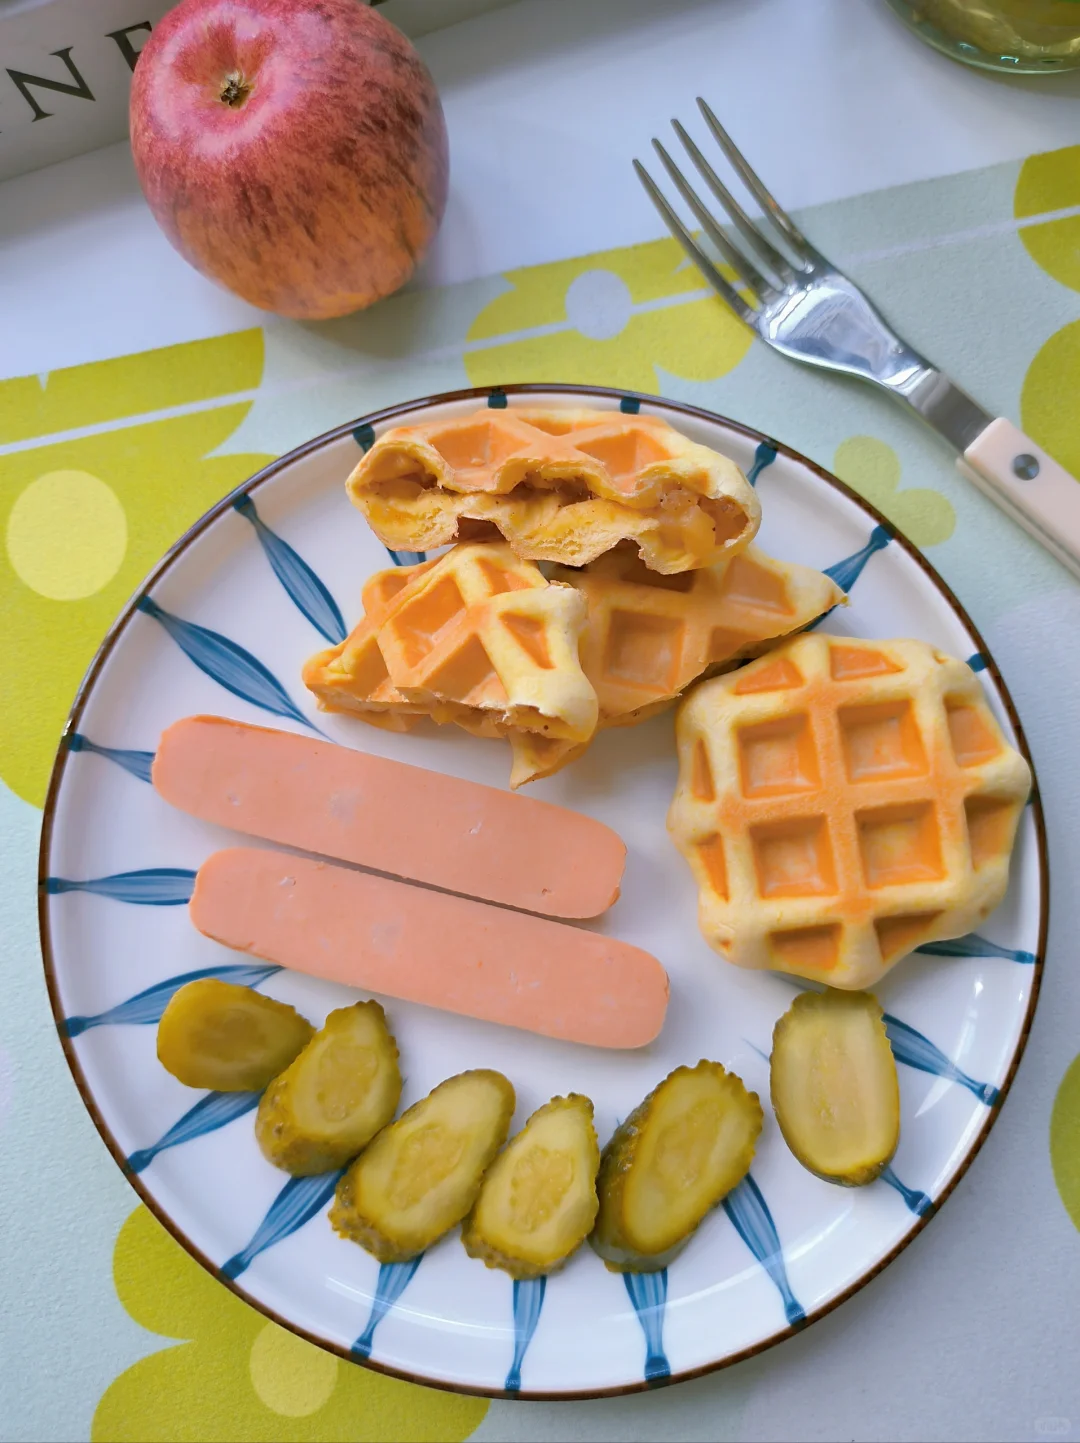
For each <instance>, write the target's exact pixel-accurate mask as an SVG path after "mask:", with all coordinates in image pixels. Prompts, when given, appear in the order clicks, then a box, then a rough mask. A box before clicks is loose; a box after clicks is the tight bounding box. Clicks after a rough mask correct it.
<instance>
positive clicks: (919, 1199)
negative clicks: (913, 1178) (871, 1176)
mask: <svg viewBox="0 0 1080 1443" xmlns="http://www.w3.org/2000/svg"><path fill="white" fill-rule="evenodd" d="M881 1181H882V1182H887V1183H888V1184H889V1186H890V1187H891V1188H895V1189H896V1191H897V1192H898V1193H899V1194H900V1196H901V1197H902V1198H903V1199H904V1201H905V1202H906V1203H907V1205H908V1207H909V1208H910V1209H911V1211H912V1212H913V1213H914V1214H915V1216H916V1217H920V1218H921V1217H924V1216H925V1215H926V1214H927V1213H930V1212H933V1210H934V1201H933V1198H928V1197H927V1196H926V1194H925V1193H924V1192H919V1190H918V1188H914V1187H908V1186H907V1184H906V1183H902V1182H901V1181H900V1179H899V1178H898V1177H897V1176H896V1174H895V1173H894V1172H893V1170H892V1168H891V1167H887V1168H885V1169H884V1170H883V1171H882V1173H881Z"/></svg>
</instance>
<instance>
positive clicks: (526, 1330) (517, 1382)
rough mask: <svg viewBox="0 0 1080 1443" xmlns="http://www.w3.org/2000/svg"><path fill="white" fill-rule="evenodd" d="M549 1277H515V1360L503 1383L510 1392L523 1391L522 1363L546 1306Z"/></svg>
mask: <svg viewBox="0 0 1080 1443" xmlns="http://www.w3.org/2000/svg"><path fill="white" fill-rule="evenodd" d="M546 1291H547V1278H546V1277H544V1278H515V1279H514V1361H513V1362H512V1363H511V1364H510V1371H509V1373H507V1375H506V1382H505V1384H504V1385H503V1386H504V1387H505V1388H506V1391H507V1392H508V1393H520V1392H521V1365H522V1363H523V1362H524V1361H525V1354H526V1352H527V1351H528V1347H529V1344H530V1343H531V1342H532V1336H533V1334H534V1333H535V1332H536V1325H537V1323H538V1322H539V1321H540V1309H541V1308H542V1307H543V1306H544V1294H545V1292H546Z"/></svg>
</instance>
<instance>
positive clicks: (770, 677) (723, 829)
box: [669, 636, 1030, 987]
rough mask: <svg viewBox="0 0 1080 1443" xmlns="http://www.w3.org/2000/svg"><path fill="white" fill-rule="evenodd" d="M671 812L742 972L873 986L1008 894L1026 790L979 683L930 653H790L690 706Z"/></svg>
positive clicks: (705, 906) (712, 927)
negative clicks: (786, 974) (926, 944)
mask: <svg viewBox="0 0 1080 1443" xmlns="http://www.w3.org/2000/svg"><path fill="white" fill-rule="evenodd" d="M678 735H679V753H680V780H679V785H678V789H677V792H676V796H675V800H674V802H673V804H672V808H671V813H670V816H669V827H670V829H671V832H672V835H673V837H674V838H675V841H676V843H677V845H678V846H679V847H680V849H681V850H682V851H683V853H684V855H686V857H687V858H688V860H689V862H690V865H691V867H692V868H693V870H694V873H695V876H696V878H697V881H698V884H699V887H700V905H699V920H700V923H701V927H702V931H703V933H704V935H705V937H706V940H707V941H708V942H709V943H710V945H711V946H713V947H715V948H716V950H718V951H719V952H721V953H722V954H723V955H724V956H725V957H727V958H728V959H729V960H730V961H732V962H734V963H736V964H738V965H740V966H744V967H756V968H771V969H774V970H779V971H784V972H790V973H794V974H795V975H797V976H802V977H807V978H812V979H814V980H818V981H823V982H827V983H829V984H830V985H832V986H840V987H866V986H870V985H873V984H874V983H875V982H877V981H878V980H879V978H880V977H881V976H882V975H883V974H884V972H885V971H887V970H888V968H889V967H890V966H891V965H892V964H893V963H894V962H896V961H897V960H898V959H899V958H900V957H902V956H904V955H905V954H906V953H907V952H910V951H911V950H912V949H913V948H915V947H916V946H918V945H920V944H921V943H923V942H927V941H931V940H938V939H941V938H945V937H955V936H958V935H961V934H962V933H965V932H968V931H970V930H972V929H973V928H974V927H975V926H976V924H977V923H978V922H979V921H980V920H981V919H982V918H983V917H985V916H986V914H987V913H988V912H989V911H990V910H991V909H992V908H993V907H995V906H996V905H997V904H998V902H999V901H1000V900H1001V898H1002V896H1003V895H1004V893H1005V889H1006V886H1007V882H1008V861H1009V853H1010V850H1011V846H1012V839H1013V835H1014V833H1015V830H1016V825H1017V822H1018V819H1019V815H1020V811H1021V808H1022V806H1023V804H1024V801H1025V800H1026V798H1027V794H1028V790H1029V787H1030V774H1029V771H1028V767H1027V764H1026V763H1025V762H1024V760H1023V758H1022V757H1021V756H1020V755H1019V754H1018V753H1017V752H1015V751H1014V750H1013V749H1012V748H1011V747H1010V746H1009V745H1008V744H1007V743H1006V741H1005V739H1004V737H1003V736H1002V734H1001V732H1000V729H999V728H998V725H997V723H996V721H995V719H994V717H993V715H992V713H991V712H990V710H989V708H988V706H987V704H986V701H985V699H984V697H983V695H982V692H981V690H980V687H979V683H978V681H977V680H976V678H975V676H974V674H973V673H972V672H971V670H970V669H969V668H968V667H967V666H966V665H965V664H964V663H962V662H959V661H956V660H954V659H952V658H949V657H946V656H944V655H942V654H941V653H940V652H938V651H936V650H934V649H933V648H932V647H929V646H926V645H925V644H923V643H921V642H915V641H897V642H874V643H868V642H865V641H861V640H848V639H843V638H833V637H825V636H807V637H801V638H798V639H797V640H795V641H792V642H788V643H787V644H785V645H784V646H783V647H782V648H780V649H779V650H778V651H774V652H773V653H771V654H770V655H769V656H767V657H764V658H762V659H761V660H759V661H757V662H754V663H752V664H751V665H750V666H747V667H745V668H743V669H742V670H741V671H738V672H735V673H732V674H731V675H729V676H725V677H722V678H718V679H717V680H716V681H714V682H711V683H707V684H706V685H704V686H702V687H700V688H699V689H698V690H697V691H696V692H695V693H694V695H693V696H692V697H691V698H690V700H689V701H688V702H687V703H686V704H685V705H684V707H683V709H682V711H681V712H680V716H679V722H678Z"/></svg>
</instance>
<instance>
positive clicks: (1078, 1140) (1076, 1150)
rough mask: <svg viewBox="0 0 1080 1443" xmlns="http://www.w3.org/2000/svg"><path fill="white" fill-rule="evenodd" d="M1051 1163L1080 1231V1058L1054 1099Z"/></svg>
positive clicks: (1070, 1069) (1059, 1187)
mask: <svg viewBox="0 0 1080 1443" xmlns="http://www.w3.org/2000/svg"><path fill="white" fill-rule="evenodd" d="M1050 1161H1051V1164H1052V1165H1053V1169H1054V1181H1055V1182H1056V1183H1057V1190H1058V1192H1059V1193H1060V1194H1061V1201H1062V1202H1063V1203H1064V1204H1065V1211H1066V1212H1067V1213H1068V1214H1069V1216H1070V1217H1071V1218H1072V1220H1073V1223H1074V1224H1075V1226H1076V1227H1077V1228H1080V1057H1074V1058H1073V1060H1072V1064H1071V1066H1070V1067H1069V1068H1068V1070H1067V1071H1066V1073H1065V1076H1064V1077H1063V1078H1062V1079H1061V1086H1060V1087H1059V1088H1058V1091H1057V1097H1055V1098H1054V1110H1053V1112H1052V1113H1051V1114H1050Z"/></svg>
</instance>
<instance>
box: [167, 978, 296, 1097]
mask: <svg viewBox="0 0 1080 1443" xmlns="http://www.w3.org/2000/svg"><path fill="white" fill-rule="evenodd" d="M314 1031H315V1029H314V1028H313V1027H312V1025H311V1023H310V1022H308V1020H307V1018H306V1017H301V1016H300V1014H299V1012H297V1010H296V1008H295V1007H290V1006H289V1005H288V1004H287V1003H285V1002H276V1001H275V1000H274V999H273V998H272V997H264V996H263V995H262V993H261V992H253V991H252V990H251V988H250V987H238V986H237V985H236V983H235V982H221V981H219V980H218V978H216V977H200V978H199V979H198V980H197V981H195V982H187V983H185V985H184V986H183V987H179V988H177V990H176V991H175V992H174V993H173V995H172V997H170V999H169V1004H168V1006H167V1007H166V1008H165V1011H164V1012H163V1013H162V1014H161V1021H160V1022H159V1023H158V1031H157V1055H158V1059H159V1061H160V1062H161V1065H162V1067H164V1068H165V1070H166V1072H171V1073H172V1075H173V1076H174V1077H176V1078H179V1080H180V1081H181V1082H183V1083H186V1085H187V1086H188V1087H209V1088H212V1089H213V1090H214V1091H215V1092H261V1091H262V1089H263V1088H264V1087H265V1086H266V1085H267V1083H268V1082H270V1081H271V1080H272V1079H273V1078H275V1077H276V1076H277V1075H278V1073H279V1072H280V1071H281V1070H282V1068H285V1067H288V1065H289V1063H290V1062H291V1061H292V1060H293V1058H294V1057H295V1056H296V1054H297V1053H298V1052H299V1051H300V1049H301V1048H302V1047H304V1046H305V1045H306V1043H307V1042H308V1039H309V1038H310V1037H311V1035H312V1033H313V1032H314Z"/></svg>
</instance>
